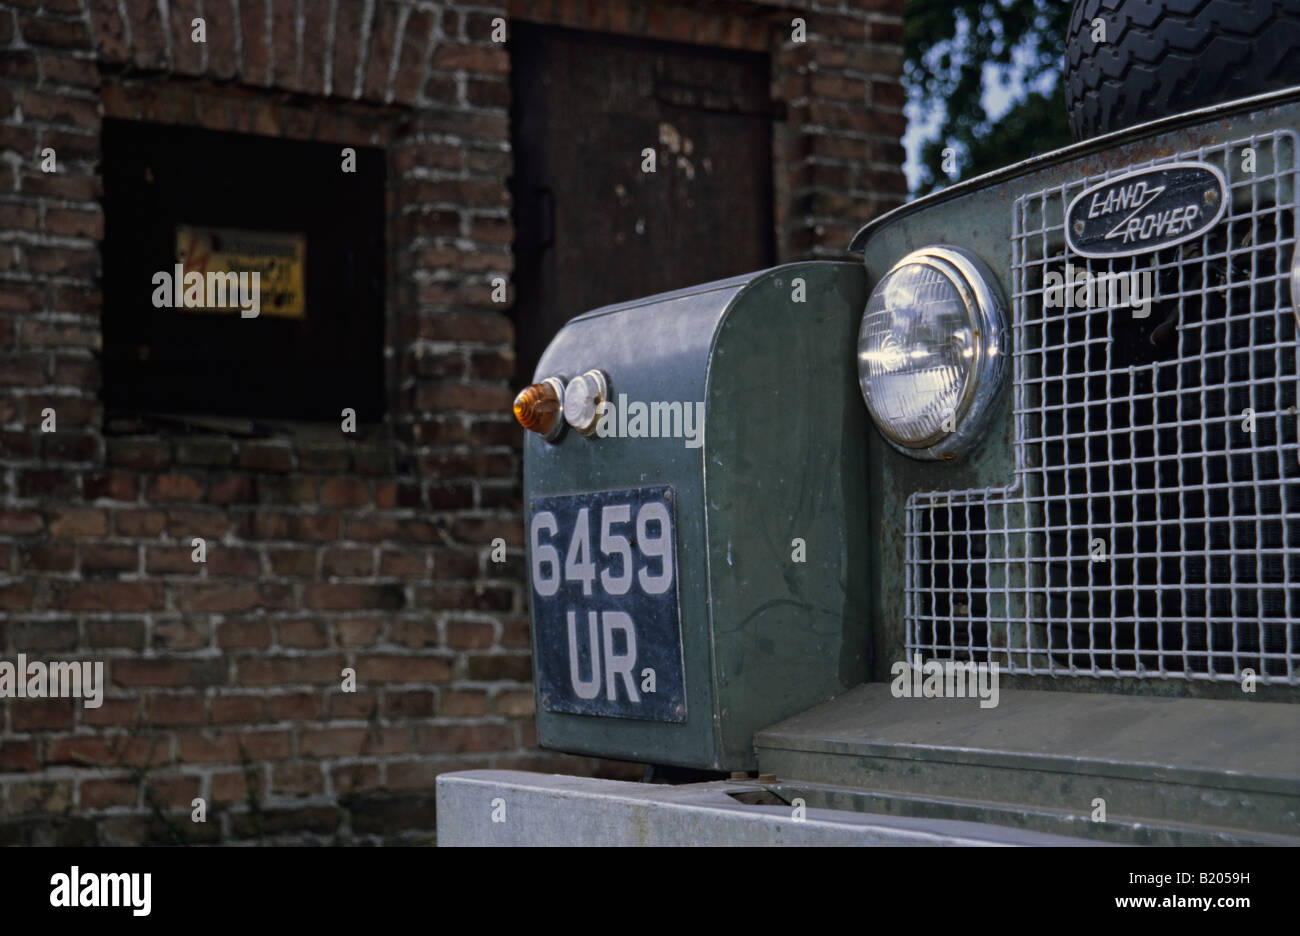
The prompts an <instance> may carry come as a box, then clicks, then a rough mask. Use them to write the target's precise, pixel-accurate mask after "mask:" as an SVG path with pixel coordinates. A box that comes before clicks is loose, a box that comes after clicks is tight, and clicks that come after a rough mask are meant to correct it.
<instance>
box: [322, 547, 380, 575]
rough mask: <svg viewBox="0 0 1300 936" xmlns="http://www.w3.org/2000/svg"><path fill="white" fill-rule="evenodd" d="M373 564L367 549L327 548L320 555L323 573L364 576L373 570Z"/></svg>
mask: <svg viewBox="0 0 1300 936" xmlns="http://www.w3.org/2000/svg"><path fill="white" fill-rule="evenodd" d="M374 566H375V563H374V559H373V557H372V556H371V553H370V550H368V549H327V550H325V552H324V554H323V555H322V557H321V571H322V572H323V574H325V575H338V576H342V577H345V578H354V577H358V576H366V575H370V574H371V573H372V572H373V571H374Z"/></svg>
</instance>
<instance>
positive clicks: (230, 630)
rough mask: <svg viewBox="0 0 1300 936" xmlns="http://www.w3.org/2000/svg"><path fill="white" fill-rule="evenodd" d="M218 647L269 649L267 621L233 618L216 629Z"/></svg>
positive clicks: (269, 639) (269, 638) (269, 633)
mask: <svg viewBox="0 0 1300 936" xmlns="http://www.w3.org/2000/svg"><path fill="white" fill-rule="evenodd" d="M217 646H219V647H269V646H271V625H270V623H269V622H268V621H264V620H259V619H252V620H243V619H240V618H234V619H231V620H226V621H223V622H222V623H221V626H220V627H219V628H218V629H217Z"/></svg>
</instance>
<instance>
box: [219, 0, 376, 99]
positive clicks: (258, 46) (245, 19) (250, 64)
mask: <svg viewBox="0 0 1300 936" xmlns="http://www.w3.org/2000/svg"><path fill="white" fill-rule="evenodd" d="M268 2H269V0H239V24H240V31H241V32H242V33H243V49H244V61H243V65H242V66H241V68H240V70H239V73H240V75H241V76H243V78H244V81H245V82H246V83H248V84H254V85H263V86H264V85H267V84H269V83H270V80H271V79H270V76H269V74H268V73H267V66H268V64H269V61H270V60H269V49H270V42H271V32H270V30H268V29H267V28H266V13H267V3H268ZM350 5H351V4H343V6H350Z"/></svg>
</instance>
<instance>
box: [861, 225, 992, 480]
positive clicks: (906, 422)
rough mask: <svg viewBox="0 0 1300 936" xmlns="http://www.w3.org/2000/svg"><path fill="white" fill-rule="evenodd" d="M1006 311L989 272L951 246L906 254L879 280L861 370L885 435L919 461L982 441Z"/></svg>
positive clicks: (866, 323)
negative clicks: (998, 297) (982, 420)
mask: <svg viewBox="0 0 1300 936" xmlns="http://www.w3.org/2000/svg"><path fill="white" fill-rule="evenodd" d="M1002 320H1003V316H1002V312H1001V304H1000V302H999V301H998V299H997V297H996V293H995V292H994V287H993V284H992V279H991V275H990V274H988V273H987V270H986V268H984V266H983V264H981V263H980V262H979V261H978V260H976V259H975V258H974V257H973V256H971V255H969V254H966V253H965V252H963V251H959V250H957V249H956V248H951V247H930V248H926V249H925V250H919V251H916V252H915V253H912V254H909V255H908V256H906V257H904V258H903V259H902V260H901V261H899V262H898V263H897V264H896V265H895V266H894V267H893V269H891V270H890V271H889V272H888V273H886V274H885V276H884V277H883V278H881V280H880V282H879V283H878V284H877V285H876V288H875V291H874V292H872V294H871V298H870V300H869V301H868V302H867V308H866V311H865V313H864V314H863V316H862V329H861V332H860V334H859V340H858V377H859V381H860V383H861V386H862V396H863V398H864V399H865V400H866V403H867V408H868V409H869V410H870V411H871V415H872V417H873V418H874V419H875V421H876V425H877V426H879V428H880V430H881V432H882V433H883V434H884V436H885V438H886V439H887V440H888V441H889V442H890V443H891V444H892V445H893V446H894V447H896V448H899V449H900V450H902V451H905V452H907V453H908V454H910V455H915V456H917V457H921V458H947V457H953V456H955V455H957V454H959V453H960V452H961V451H963V450H965V449H967V448H969V447H970V446H971V445H973V444H974V442H975V441H977V440H978V438H977V432H978V429H979V428H980V422H981V417H982V416H984V415H985V413H984V412H983V411H984V410H987V403H988V402H989V400H991V398H992V396H993V393H994V391H995V390H996V389H997V387H996V384H997V383H998V377H999V375H1000V372H1001V358H1002V348H1001V345H1002Z"/></svg>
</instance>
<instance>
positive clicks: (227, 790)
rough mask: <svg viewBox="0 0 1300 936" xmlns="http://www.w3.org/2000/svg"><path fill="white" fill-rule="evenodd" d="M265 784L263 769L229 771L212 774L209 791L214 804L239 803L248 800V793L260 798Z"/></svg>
mask: <svg viewBox="0 0 1300 936" xmlns="http://www.w3.org/2000/svg"><path fill="white" fill-rule="evenodd" d="M265 782H266V781H265V771H264V770H263V768H260V767H254V768H252V769H251V770H249V771H244V770H229V771H222V772H219V773H214V774H213V775H212V779H211V781H210V787H209V789H210V790H211V792H212V800H213V802H214V803H220V804H226V803H240V802H243V801H244V800H246V799H247V798H248V795H249V793H250V792H252V793H253V794H254V795H256V796H258V797H259V798H260V797H261V796H262V795H263V793H264V790H263V787H264V786H265Z"/></svg>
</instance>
